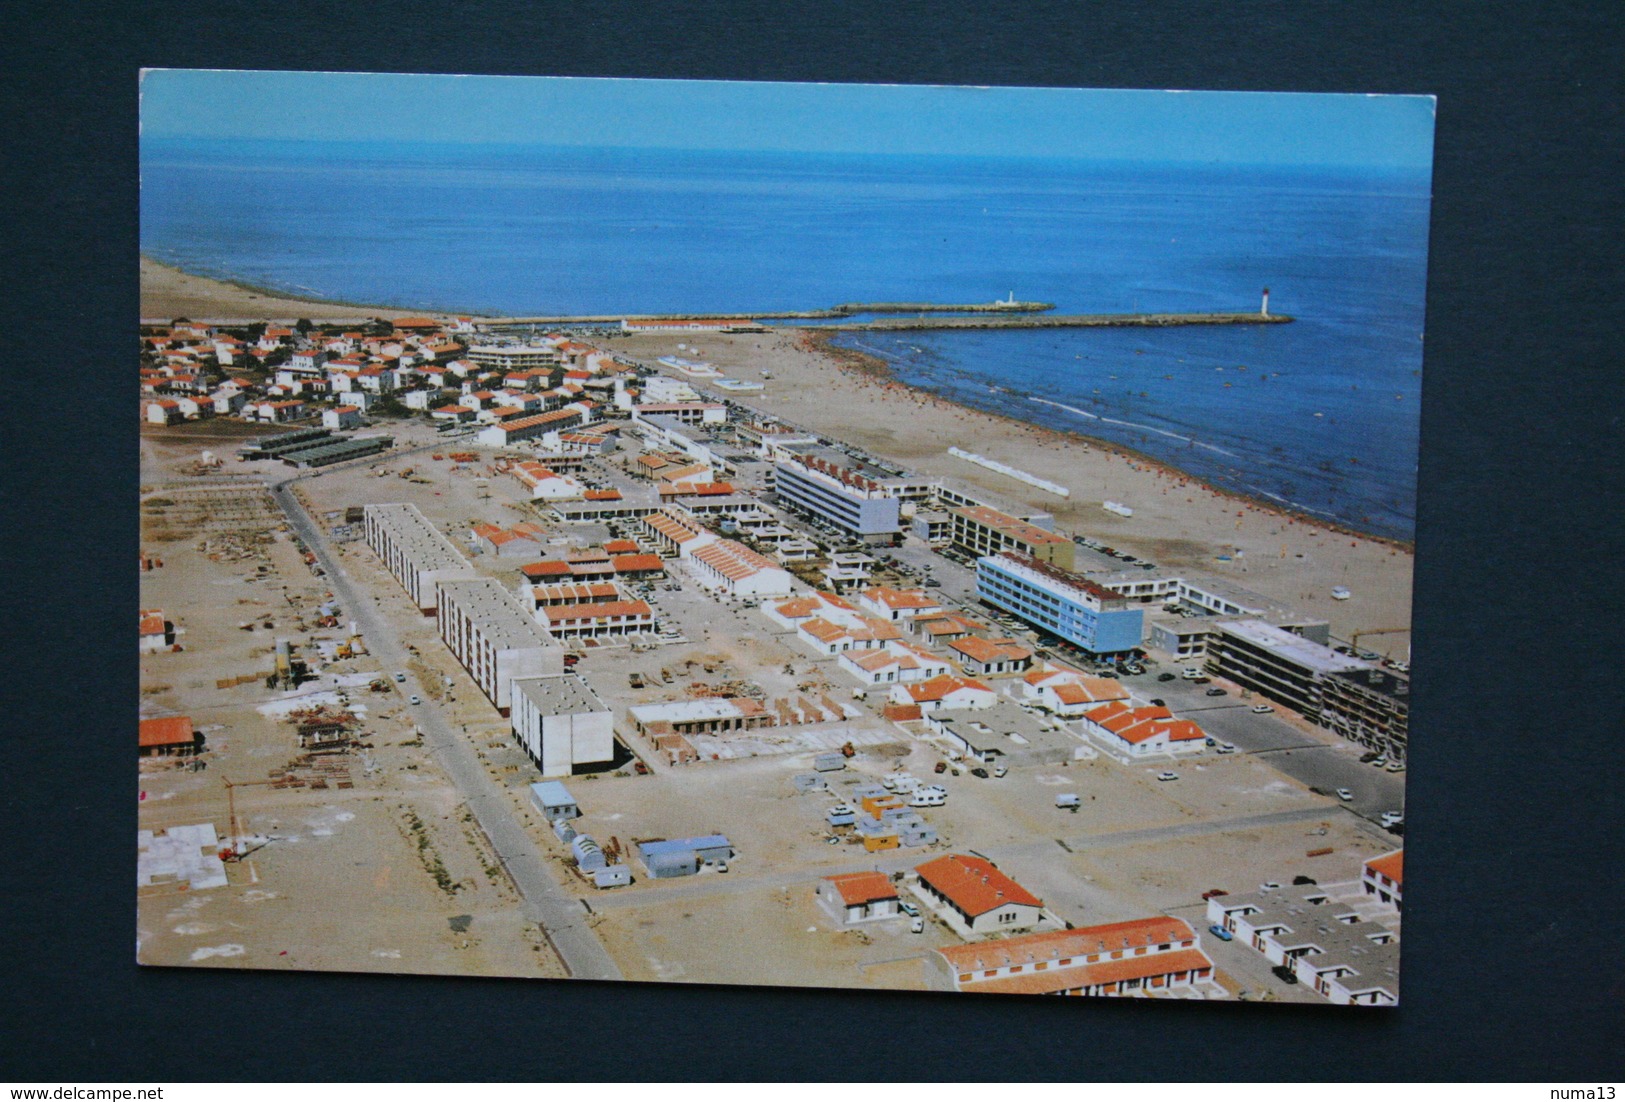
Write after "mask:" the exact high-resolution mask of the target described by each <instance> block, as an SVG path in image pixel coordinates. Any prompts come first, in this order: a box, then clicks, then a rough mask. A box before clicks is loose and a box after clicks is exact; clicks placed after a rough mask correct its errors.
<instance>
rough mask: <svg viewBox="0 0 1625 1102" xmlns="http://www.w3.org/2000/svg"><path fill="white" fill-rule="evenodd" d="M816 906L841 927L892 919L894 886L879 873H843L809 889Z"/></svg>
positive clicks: (895, 902) (895, 912)
mask: <svg viewBox="0 0 1625 1102" xmlns="http://www.w3.org/2000/svg"><path fill="white" fill-rule="evenodd" d="M813 895H814V896H815V897H816V898H817V900H818V905H819V906H821V907H823V908H824V910H825V912H827V913H828V914H829V916H830V917H831V918H833V919H835V921H836V922H838V923H840V924H841V925H842V926H855V925H857V924H858V923H860V922H873V921H875V920H876V919H884V918H896V917H897V916H898V915H899V914H901V913H902V912H901V911H900V910H899V908H898V902H899V901H898V898H897V886H896V885H895V884H893V883H892V879H891V877H889V876H887V875H886V874H885V873H883V872H843V873H838V874H836V875H835V876H826V877H824V878H823V879H822V880H820V881H819V882H818V885H817V886H816V887H815V888H814V889H813Z"/></svg>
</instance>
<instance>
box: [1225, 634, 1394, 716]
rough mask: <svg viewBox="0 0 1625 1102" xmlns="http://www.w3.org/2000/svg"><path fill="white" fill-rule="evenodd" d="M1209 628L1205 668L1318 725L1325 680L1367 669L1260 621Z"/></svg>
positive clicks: (1368, 664)
mask: <svg viewBox="0 0 1625 1102" xmlns="http://www.w3.org/2000/svg"><path fill="white" fill-rule="evenodd" d="M1213 628H1214V634H1213V638H1212V639H1211V640H1209V642H1208V649H1207V664H1208V667H1209V668H1210V669H1212V670H1215V671H1217V672H1218V673H1219V674H1220V675H1222V676H1224V677H1227V678H1229V679H1230V680H1232V681H1234V682H1236V683H1237V684H1238V685H1242V686H1245V687H1246V688H1248V689H1251V690H1253V691H1254V692H1257V693H1262V694H1263V695H1264V696H1266V697H1268V698H1269V699H1271V700H1273V701H1275V702H1276V703H1278V704H1284V705H1286V706H1287V707H1288V708H1291V709H1292V710H1293V711H1295V712H1297V713H1298V714H1300V715H1302V716H1304V717H1305V718H1307V719H1312V720H1315V721H1317V722H1319V721H1320V720H1321V709H1322V704H1321V700H1322V692H1323V686H1324V683H1325V681H1326V680H1327V679H1328V678H1330V677H1331V676H1332V675H1333V674H1336V673H1344V672H1347V671H1350V670H1366V669H1371V668H1372V666H1371V663H1369V662H1363V661H1361V660H1360V659H1358V658H1350V657H1348V656H1346V655H1342V654H1338V653H1337V652H1336V651H1335V650H1333V649H1332V648H1330V647H1328V646H1325V645H1323V644H1320V643H1316V642H1313V641H1312V640H1309V639H1305V638H1304V637H1303V636H1301V635H1294V634H1293V633H1292V632H1290V631H1288V630H1286V629H1285V628H1281V627H1277V626H1275V625H1274V624H1267V623H1264V622H1263V621H1262V620H1220V621H1218V622H1217V623H1215V624H1214V625H1213Z"/></svg>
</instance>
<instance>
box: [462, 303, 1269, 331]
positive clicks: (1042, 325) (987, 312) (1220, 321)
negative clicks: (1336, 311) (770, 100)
mask: <svg viewBox="0 0 1625 1102" xmlns="http://www.w3.org/2000/svg"><path fill="white" fill-rule="evenodd" d="M1028 309H1032V310H1048V309H1054V307H1053V306H1051V305H1050V304H1048V303H1041V302H1040V303H1015V304H1010V303H984V304H982V305H953V304H948V303H938V304H936V305H930V304H922V303H843V304H842V305H840V306H835V307H831V308H830V309H828V310H801V311H791V312H785V311H778V312H775V313H763V314H734V313H711V314H617V315H607V314H576V315H551V316H546V317H542V316H538V317H527V318H483V319H481V320H480V322H479V327H480V328H481V329H482V330H487V331H493V332H495V331H500V330H502V329H505V328H510V327H514V326H538V327H545V326H558V327H561V328H569V327H571V326H586V325H600V326H601V325H620V324H621V323H622V322H630V323H631V324H632V325H633V326H634V327H635V326H637V325H639V324H640V323H648V322H673V323H677V322H685V321H691V322H728V323H732V324H737V325H741V326H746V325H760V324H761V319H763V318H771V319H772V320H774V321H823V322H827V323H828V324H825V325H822V326H820V327H819V328H822V329H834V330H880V329H898V330H905V329H1088V328H1095V327H1100V328H1106V327H1125V326H1129V327H1132V326H1139V327H1143V328H1153V329H1157V328H1168V327H1172V326H1179V325H1281V324H1283V323H1286V322H1290V321H1292V320H1293V319H1292V317H1291V316H1290V315H1287V314H1260V313H1257V312H1253V313H1241V312H1218V313H1182V314H1042V313H1025V312H1022V313H1013V312H1012V311H1015V310H1023V311H1025V310H1028ZM880 313H899V314H900V313H911V314H913V315H915V316H913V317H891V318H869V319H866V320H858V319H856V318H853V317H852V315H854V314H880ZM966 315H970V316H966Z"/></svg>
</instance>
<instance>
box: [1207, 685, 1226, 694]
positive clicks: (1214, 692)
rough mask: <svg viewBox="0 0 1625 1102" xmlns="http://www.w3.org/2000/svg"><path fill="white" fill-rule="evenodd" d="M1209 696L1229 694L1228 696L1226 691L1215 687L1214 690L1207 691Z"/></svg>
mask: <svg viewBox="0 0 1625 1102" xmlns="http://www.w3.org/2000/svg"><path fill="white" fill-rule="evenodd" d="M1207 695H1208V696H1226V695H1228V694H1226V693H1225V691H1224V690H1223V689H1221V688H1219V687H1218V686H1217V685H1214V686H1213V687H1212V688H1210V689H1208V690H1207Z"/></svg>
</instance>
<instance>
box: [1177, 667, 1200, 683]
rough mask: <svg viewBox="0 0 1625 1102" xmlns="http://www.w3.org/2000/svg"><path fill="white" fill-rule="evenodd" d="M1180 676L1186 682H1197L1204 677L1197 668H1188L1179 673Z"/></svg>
mask: <svg viewBox="0 0 1625 1102" xmlns="http://www.w3.org/2000/svg"><path fill="white" fill-rule="evenodd" d="M1179 676H1180V677H1183V678H1184V679H1185V680H1186V681H1195V680H1196V679H1197V678H1198V677H1201V676H1202V671H1201V670H1199V669H1197V668H1196V667H1195V666H1187V667H1185V668H1184V669H1182V670H1180V671H1179Z"/></svg>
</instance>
